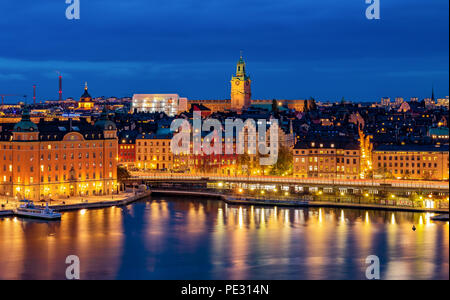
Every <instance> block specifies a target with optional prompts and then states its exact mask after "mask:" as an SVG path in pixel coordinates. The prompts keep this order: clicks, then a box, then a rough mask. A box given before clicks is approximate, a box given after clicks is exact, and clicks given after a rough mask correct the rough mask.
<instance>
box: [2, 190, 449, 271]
mask: <svg viewBox="0 0 450 300" xmlns="http://www.w3.org/2000/svg"><path fill="white" fill-rule="evenodd" d="M430 216H431V215H430V214H425V213H423V214H422V213H405V212H396V213H392V212H384V211H364V210H348V209H328V208H322V209H318V208H317V209H316V208H314V209H294V208H280V207H278V208H275V207H253V206H229V205H226V204H225V203H223V202H221V201H214V200H196V199H192V198H191V199H189V198H154V199H152V200H148V201H143V202H138V203H135V204H133V205H129V206H128V207H126V208H118V207H112V208H107V209H99V210H88V211H86V210H83V211H77V212H68V213H64V214H63V217H62V220H61V221H60V222H50V223H48V222H40V221H30V220H26V221H25V220H22V219H18V218H3V219H0V279H65V269H66V267H67V265H66V264H65V259H66V257H67V256H68V255H77V256H78V257H79V258H80V261H81V278H82V279H365V270H366V267H367V264H366V263H365V258H366V257H367V256H369V255H377V256H378V257H379V258H380V261H381V277H382V279H448V278H449V273H448V272H449V225H448V222H433V221H430V219H429V218H430ZM413 224H415V226H416V227H417V230H416V231H413V230H412V225H413Z"/></svg>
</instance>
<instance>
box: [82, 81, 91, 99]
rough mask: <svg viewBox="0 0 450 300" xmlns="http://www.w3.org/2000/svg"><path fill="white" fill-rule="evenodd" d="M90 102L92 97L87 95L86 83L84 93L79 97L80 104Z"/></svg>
mask: <svg viewBox="0 0 450 300" xmlns="http://www.w3.org/2000/svg"><path fill="white" fill-rule="evenodd" d="M91 100H92V97H91V95H89V93H88V87H87V83H86V84H85V87H84V93H83V95H81V97H80V102H90V101H91Z"/></svg>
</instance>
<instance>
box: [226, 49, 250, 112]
mask: <svg viewBox="0 0 450 300" xmlns="http://www.w3.org/2000/svg"><path fill="white" fill-rule="evenodd" d="M251 84H252V82H251V80H250V76H248V75H247V73H246V70H245V61H244V59H243V58H242V56H241V58H240V59H239V61H238V63H237V66H236V75H235V76H233V77H231V109H232V110H235V111H242V110H243V109H247V108H249V107H250V105H251V100H250V99H251V97H252V90H251Z"/></svg>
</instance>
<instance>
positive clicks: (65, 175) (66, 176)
mask: <svg viewBox="0 0 450 300" xmlns="http://www.w3.org/2000/svg"><path fill="white" fill-rule="evenodd" d="M112 177H113V173H112V172H109V178H112ZM29 179H30V184H33V183H35V182H34V177H33V176H30V177H29ZM45 179H46V181H45ZM54 179H55V182H58V181H59V179H60V177H59V176H58V175H55V176H54ZM83 179H84V180H90V179H94V180H96V179H103V174H102V173H100V174H99V177H98V178H97V174H96V173H92V177H90V176H89V174H86V175H85V176H84V178H82V176H81V174H78V180H83ZM7 180H8V178H7V176H6V175H4V176H3V182H7ZM62 180H63V181H66V180H75V178H74V177H71V176H68V175H67V174H64V175H63V176H62ZM9 182H13V181H12V176H9ZM44 182H46V183H48V182H52V176H47V177H44V176H41V180H40V181H39V182H37V183H44ZM17 183H19V184H20V183H22V178H21V177H20V176H19V177H17Z"/></svg>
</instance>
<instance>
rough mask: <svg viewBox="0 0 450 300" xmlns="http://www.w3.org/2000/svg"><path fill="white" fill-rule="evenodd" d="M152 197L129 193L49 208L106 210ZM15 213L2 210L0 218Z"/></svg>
mask: <svg viewBox="0 0 450 300" xmlns="http://www.w3.org/2000/svg"><path fill="white" fill-rule="evenodd" d="M150 195H151V191H150V190H147V191H144V192H136V193H135V194H133V193H128V194H125V195H122V196H120V195H119V196H117V198H119V199H117V200H113V199H112V200H101V201H91V202H89V201H86V202H77V203H74V204H57V205H50V206H49V207H50V208H51V209H53V210H55V211H57V212H64V211H73V210H81V209H98V208H106V207H112V206H124V205H128V204H131V203H133V202H136V201H138V200H141V199H144V198H147V197H149V196H150ZM14 216H15V212H14V210H12V209H8V210H0V217H14Z"/></svg>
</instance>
